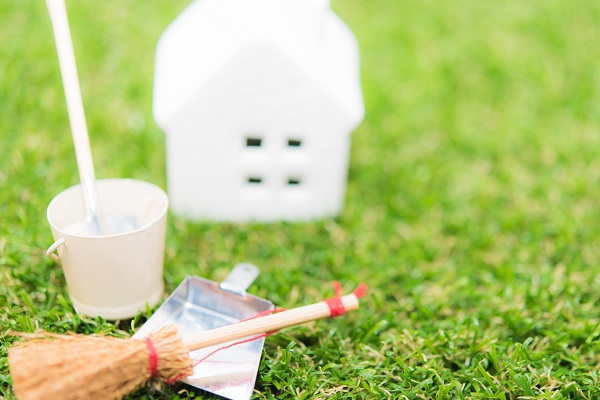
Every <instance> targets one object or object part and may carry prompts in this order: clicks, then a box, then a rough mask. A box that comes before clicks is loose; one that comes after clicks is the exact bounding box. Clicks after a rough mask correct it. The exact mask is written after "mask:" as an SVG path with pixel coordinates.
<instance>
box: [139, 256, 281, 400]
mask: <svg viewBox="0 0 600 400" xmlns="http://www.w3.org/2000/svg"><path fill="white" fill-rule="evenodd" d="M258 274H259V271H258V268H257V267H255V266H254V265H252V264H246V263H245V264H238V265H236V266H235V267H234V268H233V270H232V271H231V272H230V273H229V275H228V276H227V278H225V280H224V281H223V282H222V283H217V282H214V281H210V280H207V279H203V278H199V277H196V276H188V277H186V278H185V280H184V281H183V282H182V283H181V284H180V285H179V286H178V287H177V289H175V291H174V292H173V293H172V294H171V295H170V296H169V298H168V299H167V300H166V301H165V302H164V304H163V305H162V306H160V308H159V309H158V310H157V311H156V312H155V313H154V314H153V315H152V317H150V319H148V321H146V323H145V324H144V325H143V326H142V327H141V328H140V329H139V330H138V331H137V332H136V333H135V335H133V338H136V339H139V338H143V337H146V336H147V335H149V334H150V333H152V332H153V331H155V330H157V329H159V328H161V327H163V326H165V325H172V324H174V325H177V327H178V328H179V333H180V335H181V336H182V337H186V336H188V335H191V334H193V333H197V332H200V331H206V330H210V329H215V328H219V327H222V326H225V325H230V324H233V323H235V322H238V321H240V320H243V319H247V318H250V317H253V316H255V315H257V314H258V313H261V312H265V311H270V310H273V308H274V306H273V303H271V302H270V301H269V300H265V299H261V298H260V297H256V296H252V295H250V294H248V293H246V289H247V288H248V286H250V284H251V283H252V282H253V281H254V279H256V277H257V276H258ZM264 342H265V339H264V338H260V339H257V340H254V341H251V342H247V343H243V344H238V345H236V346H232V347H230V348H225V347H226V346H227V344H223V345H218V346H213V347H208V348H205V349H201V350H197V351H193V352H191V353H190V356H191V357H192V358H193V359H194V360H196V361H198V360H201V359H203V358H204V357H205V356H207V355H209V354H210V353H212V352H213V351H215V350H216V349H217V348H222V349H221V350H220V351H218V352H216V353H214V354H213V355H211V356H210V357H208V358H207V359H205V360H203V361H201V362H200V363H195V366H194V373H193V375H192V376H190V377H188V378H186V379H183V381H184V382H186V383H187V384H189V385H191V386H194V387H197V388H200V389H203V390H206V391H208V392H211V393H214V394H217V395H219V396H222V397H225V398H228V399H232V400H247V399H250V397H252V393H253V390H254V383H255V381H256V375H257V373H258V367H259V364H260V358H261V355H262V348H263V345H264Z"/></svg>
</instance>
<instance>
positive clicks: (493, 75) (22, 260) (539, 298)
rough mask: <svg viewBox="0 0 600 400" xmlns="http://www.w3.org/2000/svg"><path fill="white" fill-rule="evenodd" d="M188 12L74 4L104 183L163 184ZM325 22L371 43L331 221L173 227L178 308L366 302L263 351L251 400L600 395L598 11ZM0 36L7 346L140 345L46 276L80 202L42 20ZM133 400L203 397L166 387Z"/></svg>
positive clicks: (415, 5) (179, 1) (404, 8)
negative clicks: (57, 222) (17, 336)
mask: <svg viewBox="0 0 600 400" xmlns="http://www.w3.org/2000/svg"><path fill="white" fill-rule="evenodd" d="M188 2H189V1H187V0H186V1H184V0H176V1H162V2H157V1H152V2H148V1H142V0H135V1H134V0H130V1H120V2H117V1H107V2H92V1H86V2H76V1H68V3H67V6H68V9H69V13H70V16H71V28H72V34H73V40H74V45H75V51H76V54H77V60H78V68H79V74H80V79H81V86H82V92H83V97H84V104H85V109H86V116H87V119H88V127H89V131H90V135H91V143H92V150H93V153H94V156H95V157H94V158H95V159H94V161H95V166H96V174H97V176H98V177H99V178H109V177H131V178H135V179H140V180H145V181H149V182H153V183H155V184H157V185H159V186H161V187H163V188H164V187H166V178H165V157H164V136H163V133H162V132H161V131H160V129H159V128H158V127H157V126H156V125H155V123H154V121H153V118H152V113H151V106H152V98H151V94H152V74H153V56H154V47H155V44H156V41H157V39H158V37H159V35H160V33H161V32H162V30H163V29H164V28H165V27H166V26H167V25H168V23H169V22H170V21H171V20H172V19H173V18H174V17H175V16H176V15H177V14H178V13H179V12H180V11H181V10H182V9H183V8H184V7H185V6H186V5H187V4H188ZM333 7H334V9H335V10H336V11H337V12H338V14H339V15H340V16H341V17H342V18H343V19H344V20H345V21H346V22H347V23H348V25H349V26H350V27H351V28H352V30H353V31H354V32H355V34H356V35H357V37H358V40H359V43H360V46H361V63H362V65H361V67H362V85H363V90H364V99H365V104H366V117H365V120H364V121H363V123H362V124H361V126H360V127H359V128H358V129H357V130H356V132H354V134H353V136H352V153H351V165H350V171H349V177H348V188H347V193H346V204H345V208H344V210H343V212H342V214H341V215H340V216H338V217H336V218H331V219H325V220H319V221H314V222H306V223H296V224H292V223H276V224H271V225H264V224H258V223H251V224H216V223H208V222H204V223H190V222H186V221H184V220H182V219H179V218H177V217H175V216H173V215H170V216H169V225H168V233H167V244H166V259H165V274H164V277H165V282H166V290H165V296H166V294H168V293H170V292H171V291H172V290H173V289H174V288H175V287H176V286H177V285H178V284H179V283H180V282H181V281H182V280H183V279H184V277H185V276H187V275H190V274H194V275H199V276H203V277H205V278H208V279H213V280H222V279H223V278H224V277H225V275H226V274H227V272H228V271H229V270H230V268H231V267H232V265H233V264H235V263H238V262H242V261H249V262H252V263H254V264H256V265H258V266H259V267H260V269H261V271H262V273H261V276H260V277H259V278H258V279H257V281H256V282H255V284H253V285H252V286H251V287H250V289H249V291H250V292H251V293H253V294H256V295H258V296H261V297H265V298H268V299H270V300H272V301H273V302H274V303H276V304H277V305H278V306H282V307H295V306H300V305H304V304H308V303H311V302H315V301H319V300H321V299H322V298H324V297H328V296H331V295H332V294H333V288H332V286H331V284H330V282H332V281H334V280H338V281H340V282H341V283H342V284H343V287H344V291H345V292H348V291H351V290H353V289H354V288H355V287H356V286H357V285H358V284H359V283H360V282H365V283H366V284H367V285H368V286H369V292H368V295H367V296H366V298H365V299H364V301H363V302H362V304H361V309H360V310H359V311H356V312H353V313H349V314H347V315H346V316H344V317H341V318H337V319H333V320H325V321H317V322H315V323H311V324H308V325H305V326H302V327H297V328H294V329H288V330H285V331H282V332H280V333H279V334H277V335H273V336H270V337H269V338H267V340H266V344H265V348H264V351H263V359H262V363H261V368H260V372H259V376H258V379H257V384H256V391H255V396H254V397H255V398H256V399H285V398H288V399H296V398H299V399H302V398H306V399H319V398H323V399H324V398H332V399H350V398H352V399H354V398H359V399H380V398H390V399H401V398H404V399H429V398H431V399H446V398H489V399H518V398H527V399H531V398H538V399H564V398H585V399H595V398H599V397H600V372H599V367H600V342H599V338H600V290H599V289H600V265H599V264H600V227H598V226H596V224H597V223H598V221H600V157H599V154H600V128H599V126H600V46H599V45H598V39H599V38H600V24H599V23H598V21H600V3H599V2H595V1H589V0H572V1H569V2H566V1H560V0H547V1H543V2H541V1H540V2H523V1H518V0H506V1H503V2H490V1H487V2H484V1H476V0H456V1H453V2H450V1H432V0H421V1H416V0H408V1H398V0H381V1H368V0H346V1H342V0H334V1H333ZM0 19H1V20H2V21H3V22H2V28H1V29H0V43H2V45H1V46H0V104H1V105H2V110H1V117H0V140H1V144H0V188H2V190H1V191H0V307H1V308H0V309H1V310H2V312H1V314H0V328H1V332H2V333H4V332H7V331H32V330H33V329H35V328H38V327H39V328H44V329H47V330H52V331H57V332H66V331H76V332H79V333H92V332H95V333H105V334H109V335H117V336H128V335H130V334H132V333H133V332H134V331H135V330H136V329H137V328H139V327H140V326H141V325H142V324H143V322H144V321H145V319H146V318H147V317H148V316H149V315H150V314H151V310H148V312H147V313H140V314H138V316H137V317H136V318H135V319H133V320H131V321H120V322H119V323H117V324H115V323H111V322H107V321H104V320H102V319H100V318H98V319H92V318H89V317H85V316H79V315H77V314H76V313H75V312H74V310H73V308H72V306H71V304H70V300H69V298H68V295H67V292H66V287H65V281H64V276H63V272H62V270H61V267H60V265H59V264H57V263H55V262H54V261H52V260H51V259H49V258H47V257H46V256H45V249H46V248H47V247H48V246H49V245H50V244H51V243H52V235H51V232H50V228H49V226H48V223H47V221H46V216H45V212H46V207H47V205H48V203H49V202H50V200H51V199H52V198H53V197H54V196H55V195H56V194H58V193H59V192H61V191H62V190H64V189H66V188H67V187H69V186H72V185H75V184H76V183H77V182H78V174H77V167H76V163H75V157H74V153H73V145H72V142H71V139H70V128H69V124H68V119H67V113H66V106H65V101H64V95H63V91H62V84H61V80H60V73H59V69H58V62H57V59H56V52H55V46H54V40H53V36H52V31H51V27H50V22H49V18H48V14H47V11H46V8H45V4H44V2H43V1H42V0H37V1H33V0H30V1H19V2H17V1H5V2H2V3H0ZM594 221H596V222H594ZM12 341H14V339H12V338H7V337H2V338H0V395H3V396H5V397H6V398H8V399H12V398H13V394H12V391H11V381H10V376H9V373H8V365H7V358H6V352H7V349H8V347H9V346H10V343H11V342H12ZM32 362H35V361H34V360H32ZM82 384H84V383H82ZM131 398H154V399H171V398H214V397H213V396H210V395H207V394H206V393H204V392H201V391H194V390H192V389H191V388H189V387H187V386H185V385H182V384H176V385H174V386H171V387H163V388H162V389H161V390H155V389H151V388H146V389H141V390H139V391H137V392H136V393H134V394H133V395H132V396H131Z"/></svg>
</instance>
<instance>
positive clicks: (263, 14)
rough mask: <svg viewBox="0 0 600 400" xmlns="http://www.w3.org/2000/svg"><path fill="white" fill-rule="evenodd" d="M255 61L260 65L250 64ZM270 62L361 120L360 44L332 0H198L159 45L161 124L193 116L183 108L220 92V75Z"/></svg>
mask: <svg viewBox="0 0 600 400" xmlns="http://www.w3.org/2000/svg"><path fill="white" fill-rule="evenodd" d="M241 54H244V57H241V56H240V55H241ZM250 59H252V60H253V63H254V64H255V65H253V66H249V65H248V64H247V61H248V60H250ZM271 62H273V64H274V65H276V67H275V68H289V69H290V70H294V71H293V72H294V73H295V74H296V76H298V74H301V75H303V76H304V77H303V79H302V80H303V81H305V82H312V84H313V87H314V88H318V89H317V91H319V92H321V94H323V95H324V97H326V98H328V99H329V102H330V103H331V108H333V109H334V110H338V111H339V112H340V113H341V114H342V115H343V118H345V120H346V121H347V124H348V126H349V128H350V129H353V128H354V127H355V126H356V125H357V124H358V123H360V121H361V120H362V117H363V114H364V109H363V102H362V94H361V90H360V82H359V71H358V66H359V62H358V46H357V43H356V40H355V39H354V36H353V35H352V33H351V32H350V30H349V29H348V28H347V27H346V25H345V24H344V23H343V22H342V21H341V20H340V19H339V17H338V16H337V15H335V14H334V13H333V11H331V9H330V8H329V2H328V1H327V0H196V1H194V2H193V3H192V4H191V5H190V6H189V7H188V8H187V9H186V10H185V11H184V12H183V13H182V14H181V15H179V16H178V17H177V18H176V19H175V21H173V23H172V24H171V25H170V26H169V27H168V28H167V29H166V30H165V32H164V33H163V35H162V36H161V39H160V41H159V44H158V46H157V51H156V65H155V70H156V72H155V86H154V116H155V119H156V122H157V123H158V125H159V126H161V128H163V129H164V130H169V127H171V126H172V125H173V124H176V123H177V120H178V119H181V118H185V116H186V115H189V113H185V112H182V110H185V109H186V107H187V105H188V104H189V103H190V102H191V101H193V100H194V99H195V98H196V96H198V94H199V92H202V91H206V90H208V89H209V88H210V90H213V91H215V90H218V87H219V84H220V83H219V80H227V79H228V78H227V75H226V74H223V71H224V70H227V71H229V74H232V73H233V72H232V71H237V75H240V74H242V75H243V74H244V73H245V72H247V73H250V71H251V70H254V71H258V69H261V70H264V71H268V70H269V68H270V67H271V65H269V63H271ZM238 63H239V64H238ZM261 63H262V64H261ZM290 74H291V72H290ZM279 76H282V74H277V73H273V74H271V75H270V78H269V77H266V78H265V77H264V76H263V79H271V80H277V79H279V78H278V77H279ZM269 83H270V84H271V86H272V87H275V88H276V89H275V90H277V89H279V90H281V91H283V92H286V91H289V90H290V87H289V85H288V83H289V79H288V80H287V81H286V80H285V79H283V78H281V81H280V82H269ZM224 84H225V86H227V83H226V82H224ZM229 86H231V85H229ZM242 95H243V94H242Z"/></svg>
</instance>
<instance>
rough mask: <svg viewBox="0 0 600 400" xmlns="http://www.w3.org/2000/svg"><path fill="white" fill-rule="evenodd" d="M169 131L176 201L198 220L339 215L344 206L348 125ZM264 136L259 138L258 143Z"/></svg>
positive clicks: (181, 209)
mask: <svg viewBox="0 0 600 400" xmlns="http://www.w3.org/2000/svg"><path fill="white" fill-rule="evenodd" d="M185 139H186V140H182V138H178V135H177V134H176V133H175V134H173V135H168V136H167V159H168V171H167V173H168V190H169V196H170V199H171V209H172V211H173V212H175V213H176V214H179V215H181V216H184V217H186V218H190V219H197V220H218V221H225V220H227V221H249V220H261V221H274V220H306V219H314V218H321V217H326V216H333V215H336V214H338V213H339V212H340V211H341V208H342V206H343V200H344V194H345V187H346V175H347V169H348V153H349V135H348V134H346V133H341V132H338V133H330V134H328V135H323V134H316V135H314V134H313V135H311V134H305V135H298V134H290V133H287V132H268V131H264V132H256V131H255V132H238V133H236V134H222V135H219V136H208V135H195V136H194V137H189V136H186V138H185ZM259 141H260V145H258V144H259Z"/></svg>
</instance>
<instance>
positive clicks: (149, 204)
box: [47, 179, 169, 320]
mask: <svg viewBox="0 0 600 400" xmlns="http://www.w3.org/2000/svg"><path fill="white" fill-rule="evenodd" d="M96 183H97V189H98V200H99V203H100V205H101V206H102V210H103V212H104V214H105V215H107V216H108V217H115V218H119V217H135V218H136V219H137V221H138V224H137V229H135V230H130V231H127V232H125V233H120V234H116V235H105V236H81V235H80V234H75V233H73V232H72V231H71V230H70V229H69V228H70V227H72V226H74V225H75V224H77V223H80V222H81V221H82V220H84V219H85V211H84V208H83V201H82V193H81V186H80V185H76V186H73V187H70V188H69V189H67V190H65V191H63V192H61V193H60V194H58V195H57V196H56V197H55V198H54V199H52V201H51V202H50V204H49V205H48V212H47V217H48V222H49V223H50V227H51V228H52V234H53V236H54V240H55V242H54V244H52V246H50V247H49V248H48V251H47V254H48V255H50V256H52V257H53V258H55V259H56V258H57V257H56V255H55V254H54V252H55V251H57V252H58V257H59V259H60V262H61V263H62V267H63V270H64V274H65V278H66V280H67V287H68V291H69V296H70V298H71V301H72V303H73V306H74V307H75V310H76V311H77V312H78V313H82V314H86V315H89V316H92V317H97V316H102V317H103V318H105V319H107V320H117V319H126V318H132V317H134V316H135V314H136V313H137V311H138V310H141V309H144V308H145V307H146V306H150V307H152V306H154V305H156V304H157V303H158V302H159V300H160V299H161V297H162V294H163V276H162V275H163V260H164V249H165V232H166V222H167V209H168V206H169V199H168V197H167V195H166V194H165V192H164V191H163V190H162V189H160V188H159V187H157V186H155V185H152V184H150V183H146V182H142V181H137V180H133V179H104V180H98V181H96Z"/></svg>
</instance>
